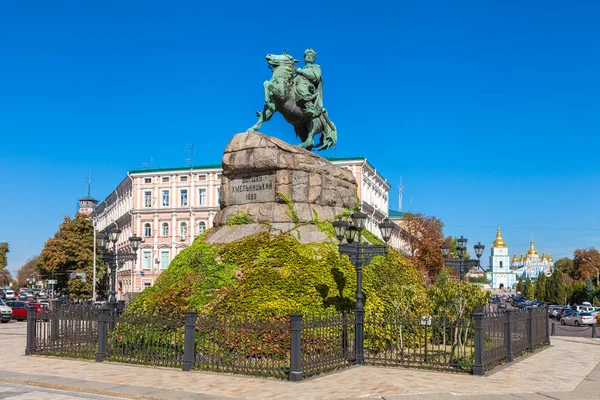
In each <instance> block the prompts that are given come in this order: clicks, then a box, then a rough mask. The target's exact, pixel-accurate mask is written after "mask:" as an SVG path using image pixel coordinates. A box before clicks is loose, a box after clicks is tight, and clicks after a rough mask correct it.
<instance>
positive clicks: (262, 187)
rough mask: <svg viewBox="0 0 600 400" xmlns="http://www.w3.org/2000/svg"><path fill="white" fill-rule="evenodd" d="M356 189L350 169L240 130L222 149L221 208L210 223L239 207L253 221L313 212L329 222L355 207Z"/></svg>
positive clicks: (308, 216) (305, 218)
mask: <svg viewBox="0 0 600 400" xmlns="http://www.w3.org/2000/svg"><path fill="white" fill-rule="evenodd" d="M356 189H357V188H356V180H355V179H354V176H353V175H352V173H351V172H350V171H349V170H347V169H345V168H341V167H338V166H336V165H333V164H331V163H330V162H329V161H327V160H326V159H325V158H323V157H320V156H318V155H316V154H313V153H311V152H310V151H307V150H304V149H301V148H299V147H297V146H292V145H290V144H287V143H285V142H283V141H281V140H279V139H277V138H274V137H270V136H266V135H263V134H261V133H258V132H245V133H240V134H237V135H235V136H234V137H233V138H232V139H231V140H230V142H229V144H228V145H227V147H226V148H225V152H224V153H223V175H222V181H221V210H220V211H219V212H218V213H217V215H216V216H215V219H214V223H213V224H214V226H217V227H218V226H222V225H226V224H227V221H228V219H229V218H230V217H231V216H233V215H236V213H237V212H238V211H240V210H241V211H244V212H245V213H247V214H248V216H249V217H250V219H251V220H252V221H254V222H257V223H262V222H269V223H289V222H309V221H311V220H313V219H314V218H315V213H316V215H318V219H319V220H325V219H329V220H331V219H333V217H334V216H336V215H338V214H340V213H341V212H343V211H344V209H352V208H354V207H355V205H356V203H357V201H358V200H357V196H356ZM288 201H289V202H290V203H291V204H288ZM290 205H291V207H292V208H293V210H294V212H295V214H296V216H294V217H293V216H292V212H291V210H290ZM293 218H297V221H294V220H293Z"/></svg>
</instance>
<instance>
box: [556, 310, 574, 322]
mask: <svg viewBox="0 0 600 400" xmlns="http://www.w3.org/2000/svg"><path fill="white" fill-rule="evenodd" d="M576 312H577V311H574V310H571V309H570V308H564V309H561V310H560V311H559V312H558V315H557V316H556V319H557V320H559V321H560V320H561V319H562V318H564V317H566V316H567V315H570V314H573V313H576Z"/></svg>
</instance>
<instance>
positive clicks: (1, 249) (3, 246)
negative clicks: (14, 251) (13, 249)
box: [0, 242, 9, 270]
mask: <svg viewBox="0 0 600 400" xmlns="http://www.w3.org/2000/svg"><path fill="white" fill-rule="evenodd" d="M8 252H9V250H8V243H6V242H0V270H3V269H4V268H6V266H7V265H8V258H7V256H6V254H7V253H8Z"/></svg>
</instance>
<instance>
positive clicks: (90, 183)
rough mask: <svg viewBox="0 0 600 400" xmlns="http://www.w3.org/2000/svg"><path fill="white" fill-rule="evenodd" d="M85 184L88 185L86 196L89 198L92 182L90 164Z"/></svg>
mask: <svg viewBox="0 0 600 400" xmlns="http://www.w3.org/2000/svg"><path fill="white" fill-rule="evenodd" d="M86 179H87V183H88V191H87V195H88V197H91V193H92V182H93V181H94V180H93V179H92V165H91V164H90V169H89V172H88V176H87V178H86Z"/></svg>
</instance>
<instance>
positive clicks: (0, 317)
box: [0, 300, 12, 323]
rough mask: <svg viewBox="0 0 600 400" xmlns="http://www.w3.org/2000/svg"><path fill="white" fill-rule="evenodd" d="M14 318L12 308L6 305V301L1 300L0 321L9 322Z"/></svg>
mask: <svg viewBox="0 0 600 400" xmlns="http://www.w3.org/2000/svg"><path fill="white" fill-rule="evenodd" d="M11 318H12V308H10V307H9V306H7V305H6V303H4V301H2V300H0V321H2V322H4V323H7V322H8V321H10V320H11Z"/></svg>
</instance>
